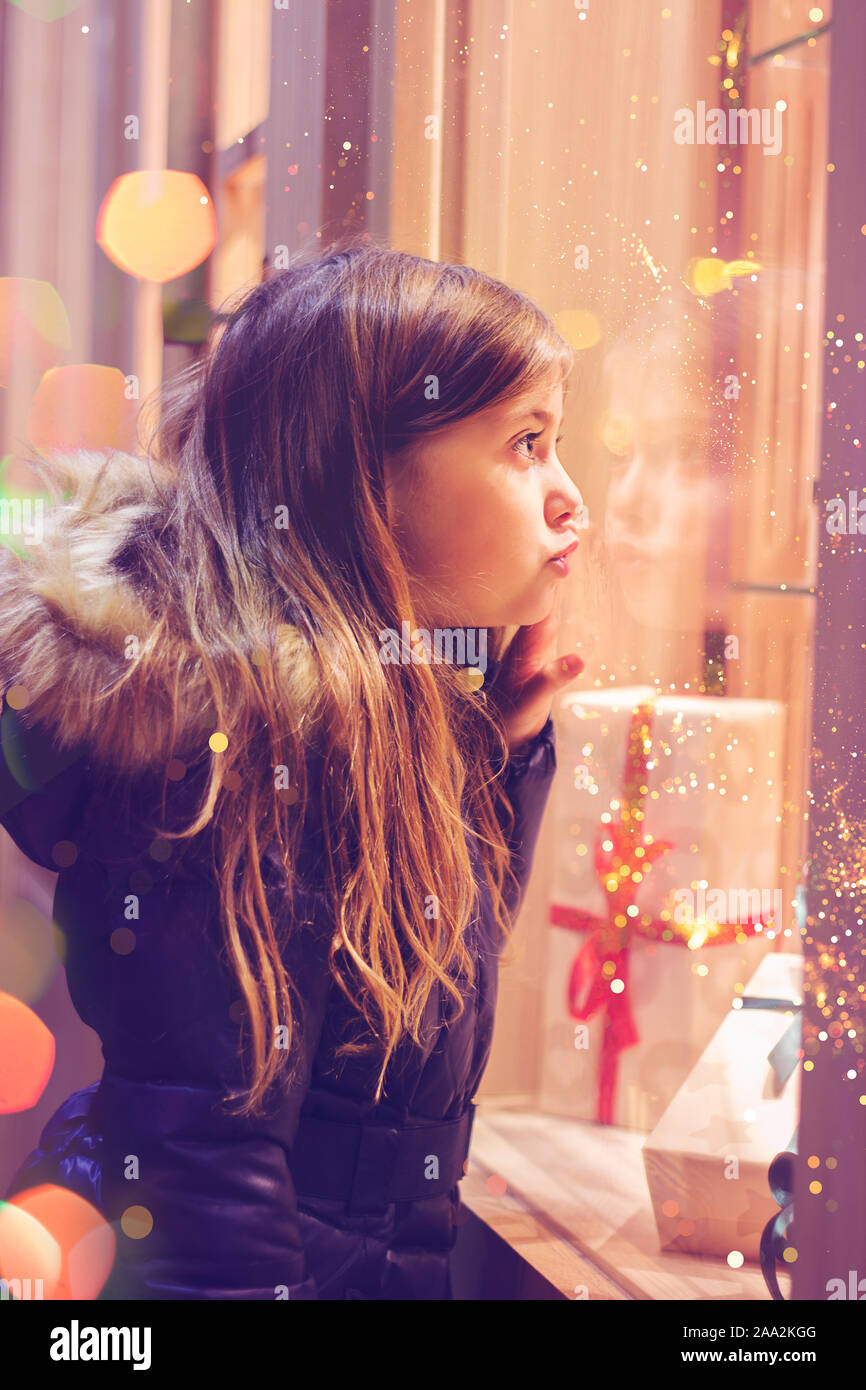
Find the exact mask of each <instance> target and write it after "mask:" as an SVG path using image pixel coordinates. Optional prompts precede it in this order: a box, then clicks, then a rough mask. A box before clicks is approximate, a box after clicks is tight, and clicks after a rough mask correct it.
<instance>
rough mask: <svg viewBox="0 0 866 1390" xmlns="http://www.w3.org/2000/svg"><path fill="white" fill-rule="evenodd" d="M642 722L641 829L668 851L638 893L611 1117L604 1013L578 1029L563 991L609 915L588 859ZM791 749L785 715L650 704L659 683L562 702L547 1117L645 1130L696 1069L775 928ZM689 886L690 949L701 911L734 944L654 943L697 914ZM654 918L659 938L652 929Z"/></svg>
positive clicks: (617, 810)
mask: <svg viewBox="0 0 866 1390" xmlns="http://www.w3.org/2000/svg"><path fill="white" fill-rule="evenodd" d="M638 711H645V712H648V715H649V723H648V727H647V730H646V734H647V736H646V738H642V740H641V743H642V746H643V750H644V752H643V759H644V770H643V772H642V776H641V778H639V779H638V781H639V782H640V785H641V786H642V788H643V793H642V795H641V807H642V816H643V818H642V820H641V822H640V830H641V833H642V834H647V835H649V836H650V837H651V838H652V839H653V840H654V841H664V842H666V845H667V846H669V847H668V848H665V849H664V852H663V853H662V854H661V855H660V857H659V858H657V859H656V860H655V862H654V863H653V864H652V867H651V869H650V871H649V872H647V873H646V874H645V875H644V877H643V879H642V881H641V882H640V883H639V884H638V885H637V886H636V887H635V889H634V905H635V907H636V909H637V910H638V914H639V916H638V919H637V922H638V925H637V926H636V927H634V928H633V929H632V930H631V932H630V935H629V950H628V974H627V981H626V989H627V990H628V999H629V1004H630V1010H631V1016H632V1019H633V1022H634V1028H635V1032H636V1034H637V1039H638V1040H637V1041H636V1042H634V1043H633V1045H631V1046H627V1047H625V1048H624V1049H623V1050H621V1051H620V1052H619V1055H618V1061H617V1067H616V1073H617V1076H616V1084H615V1087H614V1094H613V1101H612V1108H611V1111H610V1114H609V1115H607V1116H603V1115H602V1107H600V1105H599V1069H600V1065H601V1057H602V1052H603V1046H604V1035H605V1029H606V1027H607V1026H608V1024H607V1020H606V1017H605V1014H604V1012H603V1011H602V1012H600V1013H596V1014H595V1016H593V1017H591V1018H589V1019H588V1020H586V1021H583V1022H580V1023H578V1022H576V1020H575V1017H574V1016H573V1014H572V1012H571V1010H570V1007H569V981H570V976H571V971H572V966H573V964H574V961H575V958H576V955H577V952H578V951H579V950H580V949H581V945H582V943H584V942H585V941H586V939H587V938H588V937H589V936H590V935H591V933H592V925H591V924H592V923H596V924H597V923H601V922H604V921H606V919H607V914H608V894H607V892H606V890H605V886H604V878H603V876H600V875H599V873H598V870H597V866H596V863H595V851H596V845H597V842H598V841H599V839H601V840H602V842H603V840H604V834H605V833H606V826H607V825H609V824H611V823H612V822H616V821H617V820H618V819H619V817H620V816H621V815H622V808H623V806H624V805H625V804H628V801H629V798H628V795H627V792H628V786H627V784H626V755H627V750H628V749H629V739H630V736H632V737H633V732H634V729H635V728H636V723H635V719H636V716H637V712H638ZM639 717H640V718H643V717H644V716H643V715H640V716H639ZM783 740H784V706H783V705H781V704H780V703H779V702H776V701H769V700H740V699H727V698H714V697H709V696H707V697H702V696H661V697H657V696H656V694H655V690H654V688H653V687H651V686H632V687H620V688H617V689H613V690H599V691H587V692H580V693H579V694H575V695H571V696H567V697H566V698H565V699H564V700H563V701H562V702H561V703H560V706H559V712H558V716H557V775H556V779H555V783H554V787H553V789H552V793H551V799H552V815H553V817H554V833H555V837H556V859H555V867H554V880H553V884H552V888H551V895H550V896H551V913H550V920H551V925H550V927H549V939H548V955H547V966H546V986H545V1008H544V1023H543V1030H544V1047H543V1062H542V1076H541V1087H540V1103H541V1105H542V1106H543V1107H544V1108H545V1109H547V1110H549V1111H551V1112H552V1113H555V1114H562V1115H571V1116H574V1117H576V1118H581V1119H598V1118H609V1119H610V1121H612V1122H613V1123H615V1124H618V1125H624V1126H626V1127H628V1128H635V1129H643V1130H645V1131H649V1130H651V1129H652V1128H653V1126H654V1125H655V1124H656V1122H657V1121H658V1120H659V1118H660V1116H661V1115H662V1113H663V1112H664V1110H665V1108H666V1106H667V1105H668V1103H669V1102H670V1100H671V1099H672V1097H673V1096H674V1094H675V1093H676V1091H677V1089H678V1087H679V1086H680V1084H681V1083H682V1081H683V1079H684V1078H685V1077H686V1076H687V1075H688V1073H689V1072H690V1071H691V1069H692V1067H693V1066H694V1065H695V1063H696V1062H697V1060H698V1058H699V1057H700V1055H701V1053H702V1051H703V1049H704V1048H705V1046H706V1045H707V1043H708V1042H709V1040H710V1038H711V1037H712V1035H713V1033H714V1032H715V1029H716V1028H717V1027H718V1024H719V1023H720V1021H721V1019H722V1018H723V1017H724V1015H725V1013H726V1012H727V1010H728V1009H729V1008H730V1004H731V1000H732V998H733V997H734V996H735V994H736V993H737V992H738V991H739V992H741V991H742V989H743V987H744V984H745V981H746V980H748V979H749V977H750V976H751V975H752V974H753V972H754V971H755V969H756V968H757V966H758V965H759V963H760V961H761V959H762V958H763V956H764V955H765V954H766V952H767V950H768V949H769V945H770V942H771V941H772V939H773V937H774V936H775V935H776V934H777V933H778V932H779V931H780V930H781V922H780V920H779V907H780V905H781V904H782V902H783V901H784V897H783V889H782V885H783V883H784V879H783V878H781V877H780V875H779V864H778V857H779V844H780V825H779V820H778V817H779V816H780V814H781V799H782V783H781V776H780V775H778V774H780V773H781V751H782V749H783V747H784V743H783ZM632 746H634V745H632ZM632 790H634V788H633V787H632ZM701 885H703V888H704V891H705V893H706V895H707V896H706V898H705V899H704V900H703V901H702V900H701V898H700V887H701ZM684 889H685V890H690V891H692V892H693V893H694V895H695V896H694V903H693V906H694V909H695V912H694V914H692V913H691V912H690V911H689V912H688V913H687V914H686V915H687V917H688V920H694V921H695V922H696V923H697V924H698V925H697V930H695V931H694V932H693V933H692V934H691V939H692V945H693V946H695V947H697V946H698V945H699V943H700V942H701V940H702V936H701V931H700V920H701V916H702V914H705V915H706V916H707V917H710V916H711V917H712V919H713V920H714V921H716V922H720V923H723V924H728V925H729V930H728V931H727V933H726V935H727V937H728V938H730V941H729V944H711V945H706V946H704V947H703V949H690V948H688V947H686V946H685V945H684V944H683V941H682V936H683V931H682V930H681V931H680V932H679V933H678V935H679V937H680V940H676V939H674V940H671V939H669V940H667V941H665V940H662V939H660V930H659V928H661V927H665V926H666V925H667V921H668V919H670V918H672V917H673V915H674V913H675V911H678V912H682V911H683V908H684V906H688V900H687V899H684V898H683V897H681V896H678V895H679V894H681V893H682V890H684ZM712 889H722V890H724V895H723V896H724V902H723V903H722V904H720V901H719V898H718V897H716V898H715V899H711V898H710V896H709V894H710V890H712ZM730 890H733V892H732V891H730ZM678 904H679V907H678ZM729 904H730V905H732V906H733V908H734V910H733V911H729V910H728V906H729ZM744 908H746V909H749V908H751V909H752V912H753V916H754V917H760V918H761V919H762V920H763V922H767V920H768V918H769V917H770V916H771V914H772V915H774V917H775V920H774V921H772V922H770V930H769V935H768V933H767V929H766V927H763V926H760V925H759V926H758V927H757V930H756V929H755V927H754V926H752V927H749V926H748V925H746V924H747V922H748V911H747V912H746V915H745V916H744V915H743V910H744ZM786 908H787V904H786ZM737 922H740V923H743V924H744V925H743V929H742V930H740V931H739V933H737V931H736V929H735V928H731V927H730V924H732V923H737ZM645 923H655V924H656V930H655V931H652V930H645V927H644V925H643V924H645ZM672 935H673V934H672Z"/></svg>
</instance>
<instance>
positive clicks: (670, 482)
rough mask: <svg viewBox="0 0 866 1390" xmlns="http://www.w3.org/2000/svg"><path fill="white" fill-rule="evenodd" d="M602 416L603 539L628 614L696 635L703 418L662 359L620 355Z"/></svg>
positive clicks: (704, 525) (700, 621)
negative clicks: (605, 475) (606, 483)
mask: <svg viewBox="0 0 866 1390" xmlns="http://www.w3.org/2000/svg"><path fill="white" fill-rule="evenodd" d="M608 381H609V389H608V396H607V408H606V410H605V411H604V413H603V415H602V420H601V439H602V444H603V450H604V456H605V457H606V459H607V460H608V464H609V469H610V472H609V487H608V493H607V507H606V513H605V542H606V547H607V551H608V557H609V561H610V565H611V569H612V571H613V573H614V574H615V575H616V577H617V579H618V580H619V584H620V588H621V590H622V594H623V598H624V601H625V604H626V607H627V609H628V611H629V613H630V614H631V616H632V617H633V618H635V619H636V620H637V621H638V622H640V623H642V624H645V625H647V626H649V627H659V628H661V627H670V628H673V629H676V630H678V631H697V630H700V629H701V628H702V627H703V626H704V621H705V592H704V588H705V586H704V579H705V560H706V550H707V532H708V525H709V521H710V510H711V485H710V474H709V466H708V465H709V451H710V439H711V435H710V416H709V411H708V409H707V406H706V404H704V403H702V402H700V401H698V400H696V398H695V394H694V383H693V382H689V381H688V378H687V377H686V373H685V372H683V371H678V370H677V364H676V362H674V363H673V364H672V363H671V361H670V359H669V360H668V361H667V362H665V361H662V360H659V359H658V358H656V357H650V358H649V359H647V358H646V357H645V358H643V360H641V359H640V358H638V357H637V355H633V354H630V353H626V352H620V353H618V354H617V357H616V360H615V362H614V360H613V359H611V361H610V363H609V366H608Z"/></svg>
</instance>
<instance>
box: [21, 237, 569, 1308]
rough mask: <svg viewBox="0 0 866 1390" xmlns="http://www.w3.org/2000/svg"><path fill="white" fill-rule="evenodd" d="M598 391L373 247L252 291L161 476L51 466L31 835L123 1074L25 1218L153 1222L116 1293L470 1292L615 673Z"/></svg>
mask: <svg viewBox="0 0 866 1390" xmlns="http://www.w3.org/2000/svg"><path fill="white" fill-rule="evenodd" d="M571 365H572V350H571V349H570V348H569V347H568V345H567V344H566V343H565V342H564V341H563V340H562V339H561V338H560V337H559V336H558V334H557V333H556V332H555V331H554V329H553V327H552V324H551V323H550V321H549V320H548V319H547V318H546V317H545V315H544V314H542V313H541V312H540V311H539V310H538V309H537V308H536V307H535V306H534V305H533V304H531V303H530V302H528V301H527V300H526V299H525V298H524V297H523V296H522V295H520V294H518V293H516V292H515V291H514V290H512V289H510V288H508V287H507V286H506V285H504V284H501V283H499V282H498V281H495V280H492V279H490V278H489V277H488V276H486V275H483V274H481V273H479V272H478V271H476V270H473V269H470V268H469V267H467V266H460V265H442V264H436V263H433V262H431V261H427V260H423V259H421V258H419V257H416V256H412V255H408V254H402V253H399V252H395V251H391V250H388V249H384V248H377V247H376V246H374V245H372V244H370V242H369V241H366V242H364V241H362V242H356V243H349V244H345V245H344V246H343V247H342V249H334V248H331V253H330V254H325V255H323V256H320V257H313V258H310V257H308V256H304V257H302V258H300V259H298V260H297V261H296V262H295V263H294V264H293V265H292V266H291V267H290V268H289V269H287V270H285V271H281V272H279V273H277V274H274V275H272V276H271V277H270V278H268V279H266V280H265V281H263V282H262V283H261V284H259V285H257V286H256V287H255V288H254V289H253V290H252V291H251V292H248V293H247V294H246V295H245V297H244V298H243V299H242V301H241V302H240V304H239V305H238V306H236V307H235V309H234V311H233V312H231V313H230V314H229V315H228V316H227V319H226V322H225V326H224V329H223V331H222V334H221V336H220V338H219V341H218V342H217V343H216V345H215V346H214V345H211V350H209V351H208V352H207V353H206V354H205V355H204V356H203V357H202V358H201V360H200V361H198V362H196V363H195V364H193V366H192V367H191V368H189V369H187V370H186V371H185V372H184V373H182V374H181V376H180V377H179V378H178V379H176V383H175V384H174V385H173V386H172V388H171V389H170V390H168V391H167V392H166V393H165V396H164V402H163V412H162V418H161V423H160V426H159V428H158V430H157V431H156V432H155V434H154V436H153V437H152V438H151V439H150V441H149V447H148V449H147V451H146V452H147V454H148V457H147V458H136V457H132V456H130V455H126V454H123V453H118V452H113V453H109V454H107V455H98V454H94V453H87V452H83V453H77V454H73V455H69V456H67V457H65V458H57V459H55V460H53V461H52V462H51V463H50V465H45V464H44V463H42V464H39V465H38V466H39V468H40V473H41V475H42V476H44V477H45V479H46V481H47V482H48V484H49V486H50V487H51V488H52V491H53V494H54V496H55V505H54V506H53V507H52V508H50V509H49V513H48V517H47V518H46V535H45V540H44V543H43V544H42V545H41V546H40V547H38V548H33V549H32V550H31V553H30V555H29V556H28V557H27V560H26V562H24V561H22V560H21V559H20V558H19V557H18V556H16V555H14V554H12V552H10V551H7V550H0V557H2V560H0V563H2V571H3V573H2V576H0V578H2V593H3V598H2V604H0V687H2V688H3V690H4V694H5V701H4V710H3V718H2V736H3V745H2V746H3V752H4V755H5V762H4V764H3V772H2V777H3V781H2V784H0V823H2V824H3V826H5V828H6V829H7V830H8V832H9V833H10V835H11V836H12V837H13V839H14V840H15V842H16V843H17V844H18V846H19V847H20V848H21V849H22V850H23V852H24V853H25V854H26V855H28V856H30V858H31V859H33V860H34V861H35V862H36V863H38V864H42V865H44V866H46V867H49V868H52V869H55V870H58V871H59V879H58V885H57V895H56V899H55V920H56V923H57V926H58V927H59V928H60V929H61V931H62V932H63V935H64V939H65V953H64V955H65V965H66V970H67V977H68V981H69V988H70V994H71V997H72V999H73V1002H74V1004H75V1006H76V1008H77V1010H78V1012H79V1013H80V1015H81V1017H82V1018H83V1019H84V1021H85V1022H86V1023H88V1024H89V1025H90V1026H91V1027H92V1028H94V1029H95V1030H96V1031H97V1032H98V1034H99V1036H100V1038H101V1040H102V1046H103V1053H104V1056H105V1070H104V1075H103V1077H102V1079H101V1080H100V1082H98V1083H96V1084H94V1085H92V1086H88V1087H86V1088H85V1089H84V1090H83V1091H80V1092H77V1093H76V1094H75V1095H73V1096H72V1097H71V1098H70V1099H69V1100H68V1101H67V1102H66V1104H65V1105H64V1106H62V1107H61V1109H60V1111H58V1113H57V1114H56V1115H55V1116H54V1117H53V1119H52V1120H51V1121H50V1122H49V1124H48V1125H47V1127H46V1129H45V1131H44V1132H43V1134H42V1137H41V1141H40V1146H39V1148H38V1149H37V1150H36V1151H35V1152H34V1153H33V1154H32V1155H30V1157H29V1158H28V1159H27V1160H26V1162H25V1163H24V1165H23V1167H22V1168H21V1169H20V1170H19V1172H18V1173H17V1174H16V1177H15V1179H14V1180H13V1184H12V1187H11V1188H10V1190H9V1192H8V1193H7V1197H8V1196H12V1195H14V1194H17V1193H22V1192H25V1191H28V1190H30V1189H32V1188H34V1187H36V1186H37V1185H39V1184H42V1183H56V1184H59V1185H61V1186H64V1187H67V1188H69V1189H71V1190H72V1191H74V1192H77V1193H78V1194H79V1195H81V1196H84V1197H85V1198H86V1199H87V1200H88V1201H89V1202H91V1203H92V1204H93V1205H94V1206H95V1207H96V1208H97V1210H98V1211H99V1212H100V1213H102V1214H103V1216H104V1217H105V1219H106V1220H107V1221H108V1222H112V1223H114V1231H115V1233H116V1237H117V1250H116V1256H115V1260H114V1267H113V1271H112V1274H111V1277H110V1279H109V1281H108V1283H107V1285H106V1286H105V1288H104V1289H103V1292H102V1295H101V1297H103V1298H136V1299H138V1298H159V1299H174V1298H180V1299H219V1298H230V1299H281V1298H282V1299H284V1298H289V1299H313V1298H322V1299H344V1298H367V1299H446V1298H450V1297H451V1296H452V1295H451V1284H450V1276H449V1261H448V1254H449V1251H450V1249H451V1247H452V1246H453V1244H454V1239H455V1235H456V1229H455V1213H456V1211H457V1209H458V1206H459V1190H458V1186H457V1184H458V1182H459V1179H460V1177H461V1175H462V1173H463V1171H464V1165H465V1160H466V1156H467V1152H468V1148H469V1134H470V1128H471V1119H472V1113H473V1098H474V1096H475V1093H476V1090H477V1088H478V1085H479V1082H480V1080H481V1077H482V1075H483V1072H484V1068H485V1065H486V1063H487V1059H488V1055H489V1051H490V1044H491V1036H492V1029H493V1011H494V1002H495V995H496V983H497V966H498V958H499V954H500V949H501V946H502V943H503V939H507V938H508V937H509V936H510V932H511V928H512V925H513V921H514V918H515V916H516V914H517V911H518V909H519V906H520V903H521V901H522V894H523V889H524V886H525V882H526V878H527V875H528V872H529V868H530V866H531V861H532V854H533V851H534V847H535V841H536V837H537V834H538V828H539V824H540V820H541V816H542V812H543V810H544V806H545V801H546V798H547V795H548V791H549V787H550V781H551V778H552V776H553V773H554V769H555V756H554V742H553V725H552V721H551V719H550V717H549V716H550V709H551V704H552V699H553V696H554V694H555V692H556V691H557V690H558V689H560V688H561V687H562V686H563V685H565V684H566V683H567V682H568V681H570V680H572V679H573V677H574V676H575V675H576V674H577V673H578V671H579V669H580V666H581V664H582V663H581V662H580V658H579V657H577V656H574V657H572V658H570V659H556V656H555V652H556V634H557V597H558V593H559V591H560V587H561V583H562V578H563V576H564V574H566V573H567V564H566V563H565V561H564V560H563V559H560V558H557V557H558V556H562V554H563V553H564V552H566V551H569V550H571V549H573V548H574V546H575V545H576V544H577V537H576V522H575V517H576V516H578V515H579V514H580V512H581V508H582V502H581V497H580V494H579V492H578V490H577V488H576V487H575V486H574V484H573V483H572V482H571V480H570V478H569V477H568V474H567V473H566V472H565V470H564V469H563V467H562V464H561V463H560V461H559V459H558V458H557V454H556V445H557V443H558V442H559V441H558V437H557V431H558V428H559V424H560V421H561V418H562V404H563V394H562V393H563V385H564V382H565V379H566V377H567V375H568V372H569V371H570V368H571ZM36 463H37V461H36V460H34V466H36ZM509 626H512V627H513V626H516V627H517V628H518V629H519V630H518V632H517V635H516V636H515V637H514V639H513V641H512V642H511V644H510V646H508V648H507V651H506V637H507V634H506V628H507V627H509ZM407 634H408V636H407ZM395 635H396V637H395ZM488 636H489V637H490V650H491V651H492V656H490V657H488V656H487V651H488V647H487V637H488ZM464 639H465V640H464ZM449 644H450V648H449ZM467 650H468V652H469V658H468V659H467ZM395 653H396V659H395ZM133 1206H134V1207H137V1208H144V1210H145V1212H146V1217H145V1218H144V1220H143V1224H140V1225H139V1226H138V1227H137V1229H135V1230H132V1233H131V1234H128V1233H127V1231H129V1230H131V1228H130V1223H129V1221H128V1220H127V1221H123V1219H122V1218H123V1216H124V1212H125V1211H127V1210H128V1209H129V1208H130V1207H133ZM139 1214H140V1213H139ZM3 1273H4V1274H8V1271H6V1270H4V1271H3Z"/></svg>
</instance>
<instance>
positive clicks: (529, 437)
mask: <svg viewBox="0 0 866 1390" xmlns="http://www.w3.org/2000/svg"><path fill="white" fill-rule="evenodd" d="M543 433H544V431H543V430H537V431H536V432H535V434H532V433H530V434H524V435H523V436H522V438H520V439H516V440H515V441H514V443H513V444H512V446H511V447H512V449H513V450H514V451H515V453H519V452H520V446H521V445H523V444H525V445H526V447H527V448H528V449H530V450H531V448H532V444H533V442H534V441H535V440H536V439H540V438H541V436H542V434H543ZM562 438H563V436H562V435H560V436H559V438H558V439H557V441H556V443H557V444H560V443H561V442H562ZM523 457H524V458H526V457H527V455H525V454H524V456H523ZM529 458H537V455H536V454H533V453H532V452H530V454H529Z"/></svg>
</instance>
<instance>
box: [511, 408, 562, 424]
mask: <svg viewBox="0 0 866 1390" xmlns="http://www.w3.org/2000/svg"><path fill="white" fill-rule="evenodd" d="M530 416H532V417H533V418H534V419H536V420H540V421H541V423H542V424H543V425H552V424H553V419H554V417H553V416H552V415H551V414H550V412H549V411H547V410H513V411H512V412H511V414H510V415H504V416H503V417H502V423H503V424H505V425H508V424H511V423H512V422H513V421H514V422H516V421H517V420H528V419H529V418H530Z"/></svg>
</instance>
